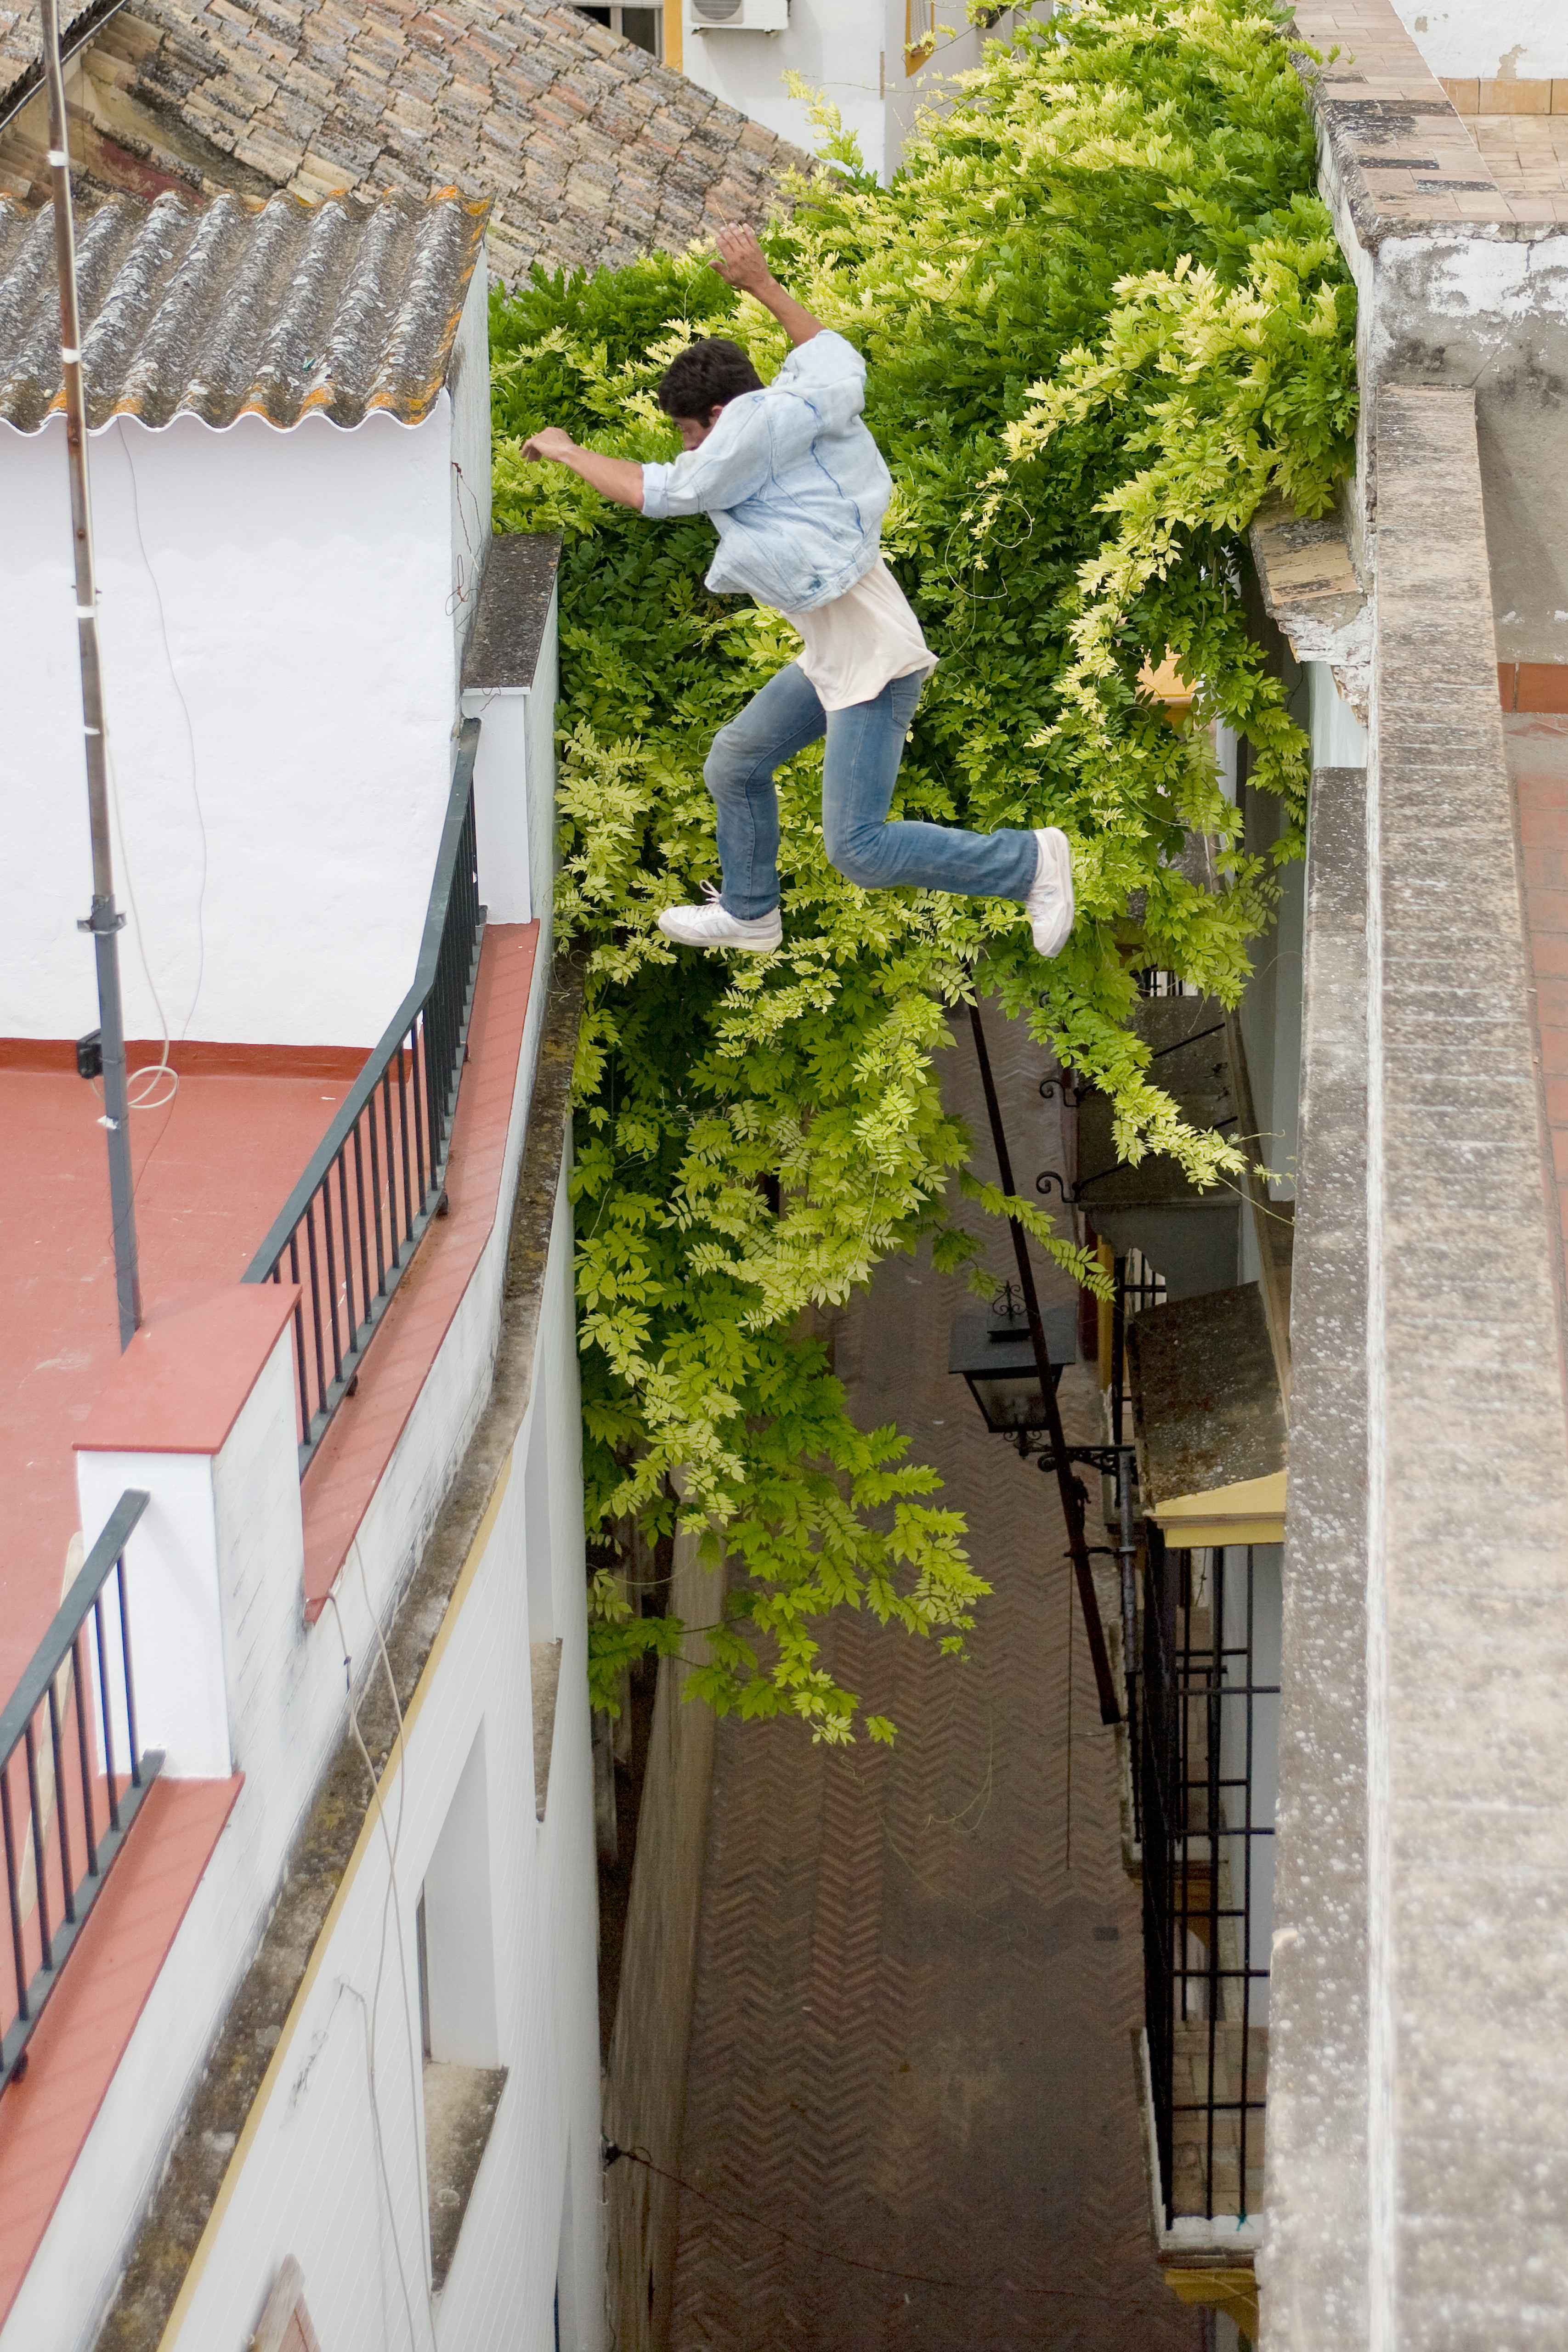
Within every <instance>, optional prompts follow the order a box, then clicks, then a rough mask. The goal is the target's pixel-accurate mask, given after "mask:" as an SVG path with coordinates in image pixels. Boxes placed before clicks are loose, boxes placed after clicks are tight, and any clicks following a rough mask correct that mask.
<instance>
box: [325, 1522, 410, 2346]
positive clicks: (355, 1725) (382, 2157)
mask: <svg viewBox="0 0 1568 2352" xmlns="http://www.w3.org/2000/svg"><path fill="white" fill-rule="evenodd" d="M352 1549H353V1555H354V1559H355V1561H356V1563H357V1565H358V1568H359V1574H360V1588H361V1591H363V1595H364V1605H365V1614H366V1616H367V1617H368V1619H369V1621H370V1625H371V1630H372V1632H373V1633H374V1636H375V1643H376V1647H377V1649H378V1650H379V1652H380V1654H381V1664H382V1669H383V1672H384V1675H385V1676H386V1687H387V1691H388V1694H389V1695H390V1696H391V1699H392V1712H393V1717H394V1719H395V1723H396V1725H397V1757H398V1774H397V1820H396V1824H395V1828H394V1829H392V1830H391V1831H389V1830H388V1828H387V1824H386V1811H385V1808H384V1805H383V1803H382V1801H381V1784H380V1781H379V1780H378V1779H377V1777H376V1770H375V1766H374V1763H373V1762H372V1760H371V1754H370V1749H369V1748H368V1747H367V1746H366V1744H365V1738H364V1734H363V1731H362V1730H361V1728H360V1720H359V1709H358V1706H356V1704H355V1700H354V1693H353V1659H352V1657H351V1655H350V1652H349V1645H348V1639H347V1636H346V1635H345V1633H344V1632H343V1621H342V1613H341V1612H340V1611H339V1608H338V1603H337V1596H336V1594H335V1593H329V1594H328V1595H327V1599H328V1601H329V1602H330V1604H331V1612H332V1615H333V1618H334V1619H335V1620H336V1622H337V1628H338V1640H339V1643H340V1644H341V1646H342V1653H343V1675H344V1679H345V1681H346V1683H347V1685H348V1696H349V1724H350V1727H351V1729H352V1730H353V1737H354V1744H355V1745H356V1747H357V1748H358V1749H359V1752H360V1755H361V1758H362V1759H363V1763H364V1768H365V1770H366V1772H367V1773H368V1774H369V1776H370V1783H371V1790H372V1799H373V1801H374V1805H375V1809H376V1824H377V1827H378V1828H379V1829H380V1831H381V1835H382V1843H384V1846H385V1848H386V1893H385V1895H384V1896H383V1898H382V1906H381V1938H380V1944H379V1948H378V1951H377V1955H376V1968H375V1990H374V1995H373V1997H372V2004H371V2007H370V2010H369V2011H368V2016H369V2021H370V2024H369V2032H370V2040H369V2044H368V2056H369V2067H370V2079H371V2086H372V2089H371V2095H372V2119H373V2121H374V2126H375V2130H376V2134H377V2152H378V2158H379V2161H380V2165H381V2171H382V2179H383V2182H384V2186H385V2192H386V2202H387V2214H388V2219H389V2221H391V2224H392V2233H393V2249H394V2252H395V2255H396V2259H397V2277H398V2284H399V2285H400V2287H401V2288H402V2290H403V2300H404V2306H405V2312H406V2315H407V2319H408V2337H409V2342H410V2344H411V2345H412V2346H413V2347H414V2352H419V2347H418V2336H417V2332H416V2328H415V2325H414V2307H413V2303H412V2300H411V2298H410V2296H409V2293H408V2281H407V2276H406V2273H405V2269H404V2263H403V2249H402V2243H401V2241H400V2240H399V2238H398V2234H397V2217H396V2214H395V2211H394V2210H393V2203H392V2189H391V2180H390V2174H389V2172H388V2168H387V2164H386V2152H385V2146H384V2141H382V2139H381V2137H380V2135H381V2117H380V2109H379V2106H378V2105H376V2101H375V2090H374V2084H375V2065H374V2049H375V2019H376V2016H377V2014H378V2013H379V2010H380V2004H381V1986H382V1979H383V1976H384V1970H385V1967H386V1937H387V1925H388V1921H389V1919H391V1920H394V1921H395V1923H396V1927H397V1966H398V1975H399V1978H400V1979H401V1983H402V1990H403V2023H404V2042H405V2048H406V2053H407V2058H408V2087H409V2101H410V2108H411V2113H412V2116H413V2119H414V2126H415V2146H416V2147H417V2146H418V2138H419V2118H420V2116H421V2114H422V2112H423V2105H424V2103H423V2098H422V2095H421V2091H420V2084H419V2078H418V2076H417V2074H416V2072H415V2060H414V2011H413V2004H412V2003H411V2001H410V2000H409V1996H408V1950H407V1942H406V1938H405V1935H404V1927H403V1903H402V1899H401V1896H400V1894H399V1891H398V1885H397V1857H398V1853H399V1850H400V1848H401V1846H402V1843H403V1817H404V1811H405V1803H406V1799H407V1770H408V1752H407V1746H406V1741H405V1733H404V1723H403V1709H402V1707H401V1706H400V1705H399V1703H398V1697H397V1682H396V1678H395V1675H394V1674H393V1671H392V1659H391V1657H390V1655H389V1654H388V1651H387V1647H386V1640H385V1636H384V1634H383V1633H382V1630H381V1621H380V1619H379V1618H378V1617H377V1615H376V1613H375V1611H374V1608H373V1607H372V1606H371V1598H370V1580H369V1578H368V1577H367V1575H366V1573H365V1566H364V1555H363V1552H362V1551H361V1549H360V1546H359V1541H358V1538H355V1540H354V1543H353V1547H352ZM420 2276H421V2279H422V2280H423V2282H424V2285H425V2303H426V2316H427V2318H428V2321H429V2326H430V2338H431V2342H432V2343H433V2344H435V2343H436V2342H437V2332H436V2305H435V2298H434V2296H433V2295H432V2294H431V2290H430V2278H429V2271H428V2268H427V2267H426V2263H425V2262H424V2258H423V2255H421V2257H420Z"/></svg>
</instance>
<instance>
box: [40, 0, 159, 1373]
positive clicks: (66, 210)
mask: <svg viewBox="0 0 1568 2352" xmlns="http://www.w3.org/2000/svg"><path fill="white" fill-rule="evenodd" d="M39 10H40V14H41V16H42V18H43V34H44V77H45V79H46V81H47V85H48V92H49V177H50V180H51V182H52V184H53V187H54V198H55V269H56V275H57V276H58V279H59V294H60V359H61V362H62V366H63V369H64V374H65V401H66V453H67V457H68V461H69V467H70V489H71V543H72V547H73V550H74V551H75V555H76V625H77V645H78V650H79V655H80V658H81V716H82V735H83V740H84V744H85V748H86V752H87V806H88V819H89V826H90V829H91V835H92V912H91V914H90V915H89V916H88V918H87V919H86V921H85V922H79V923H78V925H77V929H78V930H79V931H90V932H91V934H92V944H93V951H94V953H95V955H96V956H97V959H98V1016H99V1026H100V1033H101V1037H102V1048H103V1108H104V1120H103V1125H104V1129H105V1131H106V1133H107V1135H108V1138H109V1205H110V1219H111V1221H112V1224H113V1229H114V1289H115V1297H116V1301H117V1304H118V1306H119V1309H120V1345H121V1348H122V1349H124V1348H128V1347H129V1346H130V1344H131V1338H132V1332H134V1330H135V1329H136V1328H137V1326H138V1324H139V1323H140V1322H141V1320H142V1281H141V1276H140V1275H139V1273H138V1271H137V1265H136V1204H135V1197H134V1191H133V1185H132V1174H131V1107H130V1103H129V1101H128V1099H127V1097H126V1084H125V1016H124V1013H123V1012H122V1010H121V998H120V939H119V934H120V931H121V928H122V926H123V924H124V921H125V918H124V916H123V915H120V914H117V913H116V912H115V908H114V865H113V860H112V858H111V856H110V838H109V756H108V750H107V746H106V744H105V741H104V733H103V676H102V671H101V668H100V663H99V656H98V595H97V590H96V587H95V585H94V581H93V570H92V509H91V505H90V503H89V496H88V481H87V402H86V398H85V396H84V394H83V390H82V381H81V320H80V316H79V310H78V306H77V289H76V236H75V234H74V231H73V229H72V226H71V184H70V153H69V149H68V142H67V134H66V83H65V74H64V71H63V69H62V68H61V65H60V23H59V9H58V0H39Z"/></svg>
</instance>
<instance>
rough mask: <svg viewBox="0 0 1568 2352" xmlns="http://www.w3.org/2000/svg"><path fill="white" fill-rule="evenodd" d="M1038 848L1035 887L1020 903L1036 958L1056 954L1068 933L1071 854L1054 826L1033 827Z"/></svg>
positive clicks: (1070, 909) (1064, 838)
mask: <svg viewBox="0 0 1568 2352" xmlns="http://www.w3.org/2000/svg"><path fill="white" fill-rule="evenodd" d="M1035 839H1036V840H1037V842H1038V843H1039V845H1040V854H1039V863H1038V865H1037V866H1036V868H1035V887H1034V888H1033V889H1032V890H1031V891H1030V893H1029V895H1028V897H1027V898H1026V899H1025V901H1024V912H1025V913H1026V915H1027V916H1028V918H1029V920H1030V922H1031V923H1032V924H1033V926H1034V931H1035V952H1036V954H1037V955H1043V956H1054V955H1060V953H1061V951H1062V950H1063V948H1065V947H1066V945H1067V943H1068V936H1069V934H1070V933H1071V930H1072V922H1073V899H1072V852H1071V850H1070V849H1069V848H1068V837H1067V835H1066V834H1065V833H1058V830H1057V828H1056V826H1055V825H1054V824H1042V825H1037V826H1036V828H1035Z"/></svg>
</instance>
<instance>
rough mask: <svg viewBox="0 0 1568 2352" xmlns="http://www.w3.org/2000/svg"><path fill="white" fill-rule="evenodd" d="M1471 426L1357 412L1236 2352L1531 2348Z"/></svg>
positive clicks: (1541, 1367) (1496, 830) (1544, 1239)
mask: <svg viewBox="0 0 1568 2352" xmlns="http://www.w3.org/2000/svg"><path fill="white" fill-rule="evenodd" d="M1477 407H1478V403H1477V399H1476V397H1475V395H1474V394H1472V393H1470V392H1468V391H1464V390H1439V389H1428V388H1406V387H1385V388H1384V390H1382V391H1381V392H1380V393H1379V394H1378V395H1377V400H1376V407H1375V415H1374V418H1373V428H1374V431H1375V436H1376V449H1375V454H1376V461H1377V469H1378V482H1379V492H1378V537H1377V586H1376V596H1375V618H1374V633H1373V703H1372V761H1371V766H1370V769H1369V772H1368V780H1367V793H1366V814H1365V832H1364V836H1363V838H1361V839H1358V837H1357V831H1356V827H1355V824H1354V822H1353V817H1354V797H1355V795H1354V787H1353V783H1352V782H1349V781H1347V780H1346V779H1345V778H1343V777H1333V776H1331V777H1329V778H1326V779H1325V778H1322V777H1320V779H1319V780H1318V794H1319V797H1318V803H1317V805H1316V807H1315V808H1314V812H1313V852H1312V877H1311V881H1312V892H1313V900H1312V921H1311V925H1310V935H1309V945H1308V970H1309V998H1308V1017H1307V1033H1306V1036H1307V1073H1308V1076H1307V1104H1306V1130H1307V1142H1306V1149H1305V1154H1304V1165H1303V1178H1302V1192H1301V1199H1300V1204H1299V1208H1298V1218H1297V1234H1298V1240H1297V1249H1298V1271H1297V1286H1296V1306H1295V1311H1294V1321H1293V1341H1294V1345H1295V1348H1296V1349H1297V1351H1298V1371H1297V1381H1298V1387H1297V1398H1296V1412H1295V1417H1294V1423H1293V1427H1292V1433H1291V1448H1292V1452H1291V1517H1290V1522H1289V1558H1288V1563H1287V1595H1286V1632H1285V1659H1284V1668H1283V1678H1284V1682H1285V1686H1286V1694H1287V1696H1286V1703H1285V1713H1284V1724H1283V1732H1282V1741H1281V1784H1282V1807H1281V1817H1280V1851H1279V1937H1278V1939H1277V1949H1276V1974H1275V1982H1274V2036H1275V2049H1274V2055H1273V2059H1272V2063H1271V2081H1270V2116H1269V2150H1268V2168H1269V2178H1268V2210H1269V2216H1270V2231H1271V2235H1270V2243H1269V2248H1268V2256H1267V2259H1266V2263H1265V2265H1264V2274H1263V2286H1264V2295H1263V2320H1264V2339H1263V2340H1264V2344H1265V2346H1266V2347H1267V2352H1283V2347H1289V2352H1301V2347H1313V2352H1317V2348H1318V2347H1322V2352H1328V2348H1329V2347H1333V2352H1349V2348H1350V2347H1359V2346H1363V2345H1364V2346H1367V2347H1375V2352H1392V2347H1394V2346H1395V2345H1397V2346H1398V2347H1401V2352H1405V2347H1410V2352H1472V2347H1473V2352H1493V2347H1497V2346H1499V2345H1502V2344H1514V2343H1523V2342H1525V2341H1527V2340H1528V2341H1531V2342H1542V2343H1545V2342H1556V2341H1558V2340H1559V2339H1560V2338H1561V2337H1562V2336H1563V2335H1564V2334H1568V2221H1565V2219H1564V2217H1565V2216H1568V2103H1565V2101H1564V2098H1563V2084H1564V2081H1565V2079H1568V2019H1565V2016H1564V2011H1563V1999H1562V1987H1563V1983H1564V1982H1565V1981H1568V1778H1565V1775H1564V1771H1563V1762H1564V1759H1565V1758H1568V1425H1565V1412H1564V1407H1565V1397H1564V1384H1563V1351H1562V1328H1561V1319H1560V1312H1559V1294H1558V1280H1557V1257H1558V1248H1559V1235H1558V1232H1557V1227H1556V1216H1555V1201H1554V1199H1553V1200H1552V1202H1551V1203H1550V1205H1549V1202H1548V1197H1547V1181H1546V1177H1547V1155H1546V1152H1545V1150H1544V1133H1543V1127H1542V1106H1541V1102H1540V1080H1539V1074H1538V1070H1537V1066H1536V1062H1535V1055H1534V1037H1533V1031H1532V1024H1531V1013H1530V1003H1529V997H1528V980H1529V971H1528V960H1527V952H1526V937H1525V925H1524V913H1523V908H1522V904H1521V888H1520V882H1519V877H1518V872H1517V867H1516V856H1515V847H1514V827H1513V812H1512V803H1511V796H1510V782H1509V776H1508V771H1507V766H1506V763H1505V756H1504V739H1503V729H1502V719H1501V713H1500V707H1499V699H1498V692H1497V684H1496V675H1495V649H1494V646H1493V644H1492V633H1491V627H1490V616H1491V588H1490V576H1489V562H1488V527H1487V526H1488V518H1487V516H1486V514H1485V513H1484V510H1483V492H1482V466H1481V451H1480V447H1479V437H1478V428H1477ZM1358 854H1359V855H1360V856H1361V857H1362V858H1363V871H1364V875H1365V883H1366V907H1365V920H1366V949H1365V957H1364V962H1363V964H1362V971H1363V973H1364V984H1365V993H1364V1003H1365V1008H1366V1010H1365V1031H1364V1034H1365V1051H1366V1087H1365V1112H1364V1121H1363V1122H1362V1123H1363V1126H1364V1136H1365V1171H1364V1180H1363V1174H1362V1171H1361V1167H1360V1162H1359V1154H1358V1140H1357V1129H1358V1118H1359V1111H1358V1088H1357V1081H1356V1067H1355V1064H1356V1055H1357V1052H1358V1050H1359V1046H1360V1042H1361V1035H1362V1030H1361V1016H1360V1012H1359V1003H1360V1001H1361V1000H1360V996H1359V993H1358V976H1357V965H1358V960H1359V945H1358V927H1359V922H1360V914H1359V910H1358V907H1357V895H1358V893H1357V873H1356V863H1357V856H1358ZM1363 1248H1364V1271H1363V1257H1362V1252H1363ZM1360 1297H1364V1299H1365V1301H1366V1308H1365V1321H1366V1330H1365V1352H1364V1356H1361V1357H1360V1360H1359V1362H1358V1355H1359V1350H1358V1347H1357V1339H1358V1336H1359V1335H1358V1334H1357V1331H1356V1328H1355V1323H1356V1302H1357V1299H1358V1298H1360ZM1363 1367H1364V1398H1365V1405H1364V1412H1365V1423H1364V1426H1365V1437H1364V1444H1363V1439H1362V1435H1361V1427H1362V1424H1361V1413H1362V1381H1363ZM1363 1464H1364V1512H1363V1511H1362V1493H1361V1488H1362V1474H1363ZM1358 1519H1359V1524H1358ZM1363 1662H1364V1665H1363ZM1363 1788H1364V1798H1363V1796H1362V1794H1361V1791H1362V1790H1363Z"/></svg>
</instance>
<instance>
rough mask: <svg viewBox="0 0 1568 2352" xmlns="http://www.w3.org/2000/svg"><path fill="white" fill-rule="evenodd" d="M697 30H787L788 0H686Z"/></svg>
mask: <svg viewBox="0 0 1568 2352" xmlns="http://www.w3.org/2000/svg"><path fill="white" fill-rule="evenodd" d="M687 5H688V6H689V10H690V15H689V18H688V20H687V21H688V22H689V25H690V27H691V30H692V31H693V32H694V33H787V32H788V30H789V0H687Z"/></svg>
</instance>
